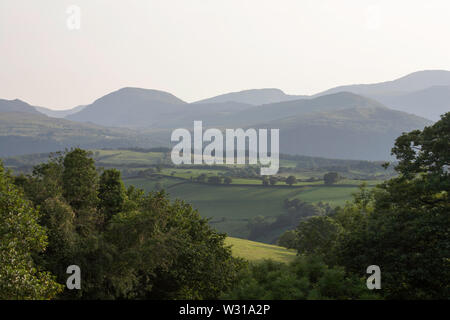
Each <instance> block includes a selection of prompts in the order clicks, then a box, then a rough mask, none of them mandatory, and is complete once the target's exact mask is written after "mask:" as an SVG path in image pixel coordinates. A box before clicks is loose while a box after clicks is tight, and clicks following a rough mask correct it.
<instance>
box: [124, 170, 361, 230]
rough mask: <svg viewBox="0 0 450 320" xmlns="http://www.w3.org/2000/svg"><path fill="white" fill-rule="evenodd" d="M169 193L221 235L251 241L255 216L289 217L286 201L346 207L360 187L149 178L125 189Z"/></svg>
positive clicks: (136, 180) (132, 182) (131, 181)
mask: <svg viewBox="0 0 450 320" xmlns="http://www.w3.org/2000/svg"><path fill="white" fill-rule="evenodd" d="M158 182H159V183H160V185H161V187H162V188H164V189H165V190H166V192H167V193H168V194H169V196H170V197H171V198H172V199H182V200H185V201H186V202H188V203H190V204H192V206H193V207H194V208H195V209H197V210H198V211H199V213H200V215H201V216H203V217H206V218H210V219H211V221H210V223H211V225H212V226H214V227H215V228H216V229H217V230H219V231H221V232H226V233H227V234H229V235H231V236H235V237H240V238H247V237H248V230H247V227H246V225H247V223H248V221H249V219H251V218H253V217H256V216H266V217H276V216H278V215H280V214H284V213H286V210H285V209H284V207H283V202H284V200H285V199H290V200H292V199H295V198H297V199H300V200H303V201H306V202H312V203H314V202H319V201H322V202H328V203H330V205H332V206H336V205H343V204H344V203H345V201H347V200H350V199H351V198H352V193H354V192H356V191H357V190H358V187H357V186H353V187H347V186H339V185H336V186H331V187H325V186H305V187H293V188H289V187H285V186H278V187H277V186H275V187H265V186H261V185H257V186H250V185H249V186H235V185H230V186H225V185H208V184H200V183H192V182H190V181H183V180H180V179H176V178H173V177H164V178H162V179H160V180H159V181H155V180H152V179H148V178H134V179H126V180H125V184H126V185H134V186H136V187H138V188H141V189H144V190H146V191H154V190H155V186H156V183H158Z"/></svg>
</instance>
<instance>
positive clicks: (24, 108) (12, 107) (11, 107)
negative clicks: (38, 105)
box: [0, 99, 40, 114]
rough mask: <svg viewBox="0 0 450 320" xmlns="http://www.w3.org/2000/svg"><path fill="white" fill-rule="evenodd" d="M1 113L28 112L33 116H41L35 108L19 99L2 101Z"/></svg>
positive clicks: (0, 103) (0, 101)
mask: <svg viewBox="0 0 450 320" xmlns="http://www.w3.org/2000/svg"><path fill="white" fill-rule="evenodd" d="M0 112H26V113H31V114H40V113H39V112H38V111H37V110H36V109H35V108H34V107H33V106H31V105H29V104H28V103H26V102H24V101H22V100H19V99H15V100H5V99H0Z"/></svg>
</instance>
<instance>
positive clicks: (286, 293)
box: [222, 255, 380, 300]
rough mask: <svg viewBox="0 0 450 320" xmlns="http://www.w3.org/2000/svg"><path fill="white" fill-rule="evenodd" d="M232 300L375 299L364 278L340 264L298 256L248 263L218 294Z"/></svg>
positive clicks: (375, 295) (318, 258)
mask: <svg viewBox="0 0 450 320" xmlns="http://www.w3.org/2000/svg"><path fill="white" fill-rule="evenodd" d="M222 298H224V299H233V300H242V299H250V300H263V299H270V300H300V299H301V300H304V299H308V300H319V299H325V300H329V299H342V300H344V299H345V300H348V299H379V298H380V297H379V296H378V295H377V293H376V292H370V291H369V290H367V287H366V285H365V281H364V279H360V278H358V277H356V276H355V275H352V274H348V273H346V272H345V270H344V268H342V267H337V266H336V267H329V266H327V265H326V264H325V263H324V262H323V260H322V259H321V258H320V257H318V256H303V255H302V256H298V257H297V258H296V259H295V260H294V261H293V262H290V263H289V264H286V263H280V262H274V261H271V260H265V261H263V262H260V263H258V264H251V265H249V266H248V268H247V269H245V270H244V271H243V272H242V273H241V280H240V282H239V283H238V284H237V285H236V286H234V287H233V289H232V290H230V291H229V292H227V293H225V294H224V295H222Z"/></svg>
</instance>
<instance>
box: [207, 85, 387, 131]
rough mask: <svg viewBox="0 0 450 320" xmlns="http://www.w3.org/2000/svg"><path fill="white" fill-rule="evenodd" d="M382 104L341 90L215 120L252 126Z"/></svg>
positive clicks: (253, 109)
mask: <svg viewBox="0 0 450 320" xmlns="http://www.w3.org/2000/svg"><path fill="white" fill-rule="evenodd" d="M381 106H382V105H381V104H380V103H379V102H377V101H374V100H372V99H369V98H365V97H362V96H359V95H356V94H353V93H349V92H339V93H334V94H330V95H326V96H321V97H317V98H314V99H300V100H294V101H286V102H278V103H272V104H266V105H262V106H255V107H252V108H249V109H246V110H243V111H241V112H237V113H234V114H232V115H230V116H227V117H221V118H218V119H215V120H214V123H213V124H214V125H219V126H234V127H236V126H247V127H248V126H250V125H255V124H261V123H266V122H269V121H273V120H277V119H283V118H286V117H291V116H301V115H304V114H308V113H314V112H321V111H331V110H341V109H347V108H353V107H362V108H365V107H381Z"/></svg>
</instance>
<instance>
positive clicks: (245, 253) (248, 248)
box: [225, 237, 297, 262]
mask: <svg viewBox="0 0 450 320" xmlns="http://www.w3.org/2000/svg"><path fill="white" fill-rule="evenodd" d="M225 244H226V245H231V252H232V254H233V256H235V257H239V258H243V259H246V260H248V261H250V262H258V261H261V260H264V259H271V260H274V261H278V262H291V261H292V260H294V259H295V257H296V255H297V253H296V251H295V250H288V249H286V248H283V247H279V246H275V245H271V244H267V243H262V242H255V241H250V240H245V239H239V238H232V237H227V238H226V239H225Z"/></svg>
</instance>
